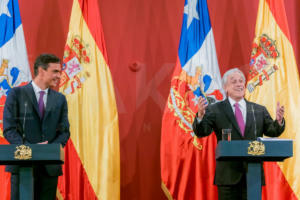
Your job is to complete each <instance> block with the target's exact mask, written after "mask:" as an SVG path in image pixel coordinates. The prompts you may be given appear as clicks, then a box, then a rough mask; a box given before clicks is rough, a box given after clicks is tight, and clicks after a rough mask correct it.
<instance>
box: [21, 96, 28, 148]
mask: <svg viewBox="0 0 300 200" xmlns="http://www.w3.org/2000/svg"><path fill="white" fill-rule="evenodd" d="M24 110H25V112H24V117H23V133H22V143H23V144H24V142H25V123H26V114H27V102H25V103H24Z"/></svg>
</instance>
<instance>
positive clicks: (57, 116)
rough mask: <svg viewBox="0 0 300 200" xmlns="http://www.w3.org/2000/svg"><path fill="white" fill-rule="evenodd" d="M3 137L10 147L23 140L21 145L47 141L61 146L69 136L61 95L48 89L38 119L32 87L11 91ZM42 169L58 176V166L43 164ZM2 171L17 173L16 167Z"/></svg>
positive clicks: (66, 114) (66, 108)
mask: <svg viewBox="0 0 300 200" xmlns="http://www.w3.org/2000/svg"><path fill="white" fill-rule="evenodd" d="M25 110H26V112H25ZM24 119H25V122H24ZM3 134H4V137H5V138H6V139H7V140H8V142H9V143H10V144H22V143H23V140H24V143H25V144H26V143H29V144H36V143H40V142H44V141H48V142H49V143H60V144H62V146H65V145H66V143H67V141H68V139H69V137H70V132H69V120H68V106H67V101H66V98H65V96H64V95H63V94H61V93H59V92H56V91H54V90H52V89H49V90H48V96H47V105H46V109H45V114H44V117H43V119H41V118H40V115H39V109H38V103H37V99H36V96H35V93H34V90H33V87H32V84H31V83H29V84H27V85H25V86H21V87H15V88H13V89H12V90H11V91H10V93H9V95H8V96H7V99H6V102H5V107H4V112H3ZM45 169H46V171H47V172H48V174H49V175H50V176H60V175H62V168H61V165H46V166H45ZM6 171H9V172H12V173H17V172H18V167H17V166H7V167H6Z"/></svg>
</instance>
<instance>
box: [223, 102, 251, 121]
mask: <svg viewBox="0 0 300 200" xmlns="http://www.w3.org/2000/svg"><path fill="white" fill-rule="evenodd" d="M228 100H229V103H230V105H231V108H232V110H233V113H234V114H235V107H234V104H235V103H238V104H239V108H240V110H241V112H242V115H243V120H244V123H245V124H246V116H247V106H246V101H245V99H244V98H242V99H241V100H240V101H239V102H236V101H235V100H233V99H232V98H230V97H228Z"/></svg>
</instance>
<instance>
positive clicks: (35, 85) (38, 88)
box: [31, 81, 49, 94]
mask: <svg viewBox="0 0 300 200" xmlns="http://www.w3.org/2000/svg"><path fill="white" fill-rule="evenodd" d="M31 84H32V87H33V90H34V92H35V93H38V94H39V93H40V91H44V92H45V94H48V90H49V88H47V89H45V90H42V89H41V88H40V87H39V86H38V85H37V84H36V83H35V82H34V81H31Z"/></svg>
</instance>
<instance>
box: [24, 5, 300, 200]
mask: <svg viewBox="0 0 300 200" xmlns="http://www.w3.org/2000/svg"><path fill="white" fill-rule="evenodd" d="M19 4H20V12H21V16H22V22H23V28H24V34H25V39H26V44H27V52H28V57H29V62H30V65H31V66H32V65H33V62H34V59H35V57H36V56H37V55H38V54H40V53H42V52H50V53H55V54H57V55H58V56H60V57H62V56H63V50H64V45H65V42H66V38H67V32H68V24H69V18H70V13H71V6H72V0H64V1H61V0H43V1H40V0H19ZM99 4H100V13H101V17H102V25H103V31H104V37H105V42H106V48H107V54H108V62H109V65H110V69H111V73H112V77H113V80H114V86H115V93H116V96H117V103H118V110H119V121H120V149H121V199H131V200H134V199H143V200H148V199H149V200H150V199H165V197H164V194H163V192H162V190H161V179H160V163H159V162H160V161H159V160H160V157H159V156H160V154H159V151H160V149H159V148H160V134H161V118H162V113H163V108H164V106H165V103H166V99H167V96H168V93H169V88H170V80H171V75H172V71H173V69H174V66H175V62H176V55H177V48H178V43H179V37H180V29H181V22H182V13H183V6H184V0H172V1H167V0H151V1H149V0H122V1H119V0H99ZM208 7H209V12H210V17H211V23H212V27H213V30H214V36H215V43H216V49H217V55H218V61H219V66H220V71H221V74H223V73H224V72H225V71H226V70H227V69H229V68H232V67H234V66H241V67H242V70H244V71H245V72H246V70H247V67H248V66H247V64H248V63H249V59H250V52H251V45H252V40H253V37H254V32H255V22H256V16H257V7H258V0H253V1H249V0H239V1H237V0H227V1H220V0H209V1H208ZM285 7H286V11H287V17H288V23H289V28H290V33H291V41H292V44H293V46H294V50H295V56H296V59H297V64H298V67H299V66H300V54H299V51H300V37H299V32H300V23H297V22H299V21H300V13H299V12H297V10H296V9H297V8H300V1H299V0H285ZM297 34H298V35H297Z"/></svg>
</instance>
